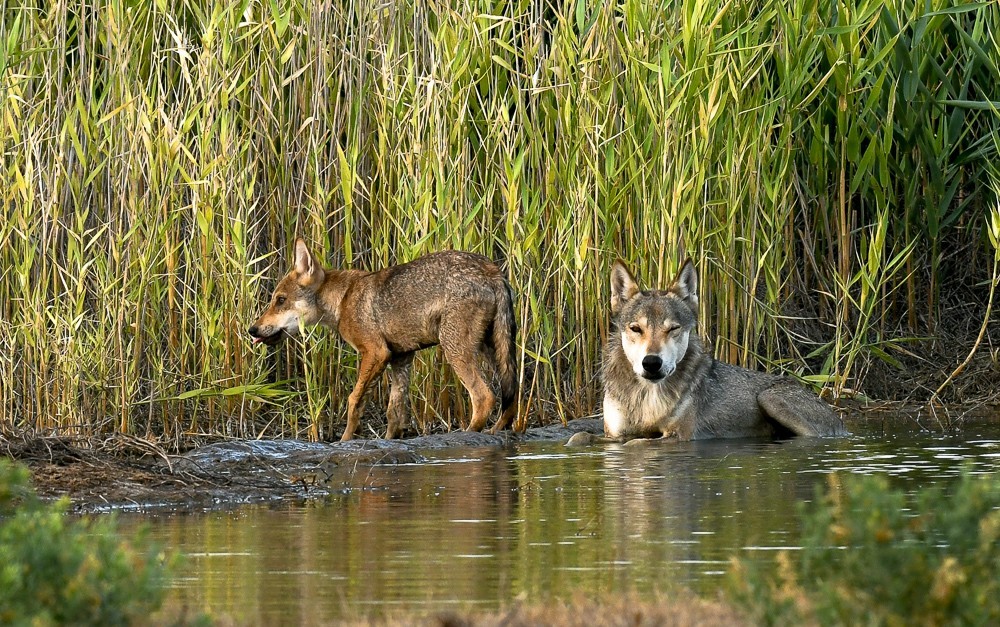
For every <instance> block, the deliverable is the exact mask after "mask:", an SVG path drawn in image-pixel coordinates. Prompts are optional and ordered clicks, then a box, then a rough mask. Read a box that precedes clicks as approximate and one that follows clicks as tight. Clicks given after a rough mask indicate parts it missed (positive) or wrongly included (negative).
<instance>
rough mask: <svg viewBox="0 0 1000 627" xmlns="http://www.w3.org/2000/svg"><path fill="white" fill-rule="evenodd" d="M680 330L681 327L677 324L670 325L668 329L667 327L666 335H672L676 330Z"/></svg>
mask: <svg viewBox="0 0 1000 627" xmlns="http://www.w3.org/2000/svg"><path fill="white" fill-rule="evenodd" d="M680 328H681V325H679V324H672V325H670V327H669V328H668V329H667V333H673V332H674V331H676V330H678V329H680Z"/></svg>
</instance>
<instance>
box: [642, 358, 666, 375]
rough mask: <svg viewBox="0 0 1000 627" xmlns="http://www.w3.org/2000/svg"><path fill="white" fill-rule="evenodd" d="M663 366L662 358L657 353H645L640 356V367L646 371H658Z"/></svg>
mask: <svg viewBox="0 0 1000 627" xmlns="http://www.w3.org/2000/svg"><path fill="white" fill-rule="evenodd" d="M662 367H663V360H662V359H660V356H659V355H646V356H645V357H643V358H642V369H643V370H645V371H646V372H659V371H660V368H662Z"/></svg>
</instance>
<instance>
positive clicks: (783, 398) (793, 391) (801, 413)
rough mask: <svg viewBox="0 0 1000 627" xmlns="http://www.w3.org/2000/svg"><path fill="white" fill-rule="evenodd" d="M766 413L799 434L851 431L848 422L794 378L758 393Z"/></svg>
mask: <svg viewBox="0 0 1000 627" xmlns="http://www.w3.org/2000/svg"><path fill="white" fill-rule="evenodd" d="M757 404H758V405H759V406H760V408H761V409H762V410H764V413H765V414H767V416H768V417H769V418H770V419H771V420H774V421H775V422H777V423H778V424H779V425H781V426H782V427H784V428H785V429H788V430H789V431H791V432H792V433H794V434H795V435H806V436H833V435H847V430H846V429H844V422H843V421H842V420H841V419H840V416H838V415H837V413H836V412H835V411H833V409H832V408H831V407H830V406H829V405H827V404H826V403H824V402H823V401H821V400H820V399H819V398H818V397H817V396H816V395H815V394H813V393H812V392H810V391H808V390H806V389H804V388H803V387H802V386H800V385H799V384H798V383H796V382H794V381H781V382H779V383H776V384H775V385H773V386H771V387H769V388H767V389H766V390H763V391H762V392H760V393H759V394H757Z"/></svg>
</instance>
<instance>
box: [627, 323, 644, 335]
mask: <svg viewBox="0 0 1000 627" xmlns="http://www.w3.org/2000/svg"><path fill="white" fill-rule="evenodd" d="M628 330H629V331H631V332H632V333H642V327H640V326H639V325H637V324H630V325H629V327H628Z"/></svg>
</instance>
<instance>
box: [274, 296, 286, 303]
mask: <svg viewBox="0 0 1000 627" xmlns="http://www.w3.org/2000/svg"><path fill="white" fill-rule="evenodd" d="M274 302H276V303H278V304H279V305H284V304H285V297H284V296H279V297H278V299H277V300H276V301H274Z"/></svg>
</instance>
